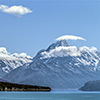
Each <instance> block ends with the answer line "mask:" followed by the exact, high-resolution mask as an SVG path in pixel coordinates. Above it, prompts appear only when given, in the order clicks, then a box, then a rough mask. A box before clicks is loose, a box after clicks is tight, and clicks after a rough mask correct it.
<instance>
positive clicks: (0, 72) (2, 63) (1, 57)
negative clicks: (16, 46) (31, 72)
mask: <svg viewBox="0 0 100 100" xmlns="http://www.w3.org/2000/svg"><path fill="white" fill-rule="evenodd" d="M31 59H32V58H31V57H30V56H28V55H26V54H25V53H21V54H17V53H14V54H10V53H9V52H8V51H7V50H6V48H4V47H0V78H2V77H3V76H4V75H5V74H6V73H9V72H10V71H12V70H13V69H16V68H17V67H19V66H22V65H24V64H27V63H30V62H31V61H32V60H31Z"/></svg>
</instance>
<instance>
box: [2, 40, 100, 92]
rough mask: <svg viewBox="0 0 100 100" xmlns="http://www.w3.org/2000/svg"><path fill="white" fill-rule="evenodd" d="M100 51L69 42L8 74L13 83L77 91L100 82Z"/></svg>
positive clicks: (53, 46)
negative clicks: (86, 83)
mask: <svg viewBox="0 0 100 100" xmlns="http://www.w3.org/2000/svg"><path fill="white" fill-rule="evenodd" d="M99 75H100V52H98V51H97V49H96V48H95V47H91V48H89V47H87V46H83V47H79V48H78V47H76V46H72V45H70V44H69V43H68V42H67V40H66V39H61V40H57V41H56V42H55V43H53V44H51V45H50V46H49V47H48V48H47V49H43V50H40V51H39V52H38V53H37V55H36V56H35V57H34V58H33V59H32V60H31V62H30V60H29V63H26V64H24V65H22V66H20V67H17V68H15V69H13V70H12V71H10V72H9V73H7V74H6V75H5V76H4V77H3V79H4V80H8V81H9V82H15V83H21V84H30V85H40V86H48V87H50V88H52V89H54V90H65V89H77V88H80V87H81V86H83V84H84V83H85V82H87V81H91V80H99V79H100V77H99Z"/></svg>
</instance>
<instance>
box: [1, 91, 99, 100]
mask: <svg viewBox="0 0 100 100" xmlns="http://www.w3.org/2000/svg"><path fill="white" fill-rule="evenodd" d="M0 100H100V92H81V91H51V92H0Z"/></svg>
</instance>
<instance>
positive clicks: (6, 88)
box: [0, 82, 51, 91]
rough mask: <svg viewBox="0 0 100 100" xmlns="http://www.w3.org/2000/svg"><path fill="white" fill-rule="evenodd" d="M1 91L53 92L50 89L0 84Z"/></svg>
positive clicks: (7, 83) (6, 83)
mask: <svg viewBox="0 0 100 100" xmlns="http://www.w3.org/2000/svg"><path fill="white" fill-rule="evenodd" d="M0 91H51V88H49V87H43V86H33V85H23V84H16V83H9V82H0Z"/></svg>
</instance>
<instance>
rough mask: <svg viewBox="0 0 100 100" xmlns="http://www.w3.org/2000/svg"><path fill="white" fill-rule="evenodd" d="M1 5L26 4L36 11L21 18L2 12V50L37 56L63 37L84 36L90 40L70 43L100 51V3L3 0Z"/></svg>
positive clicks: (72, 0)
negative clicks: (92, 47)
mask: <svg viewBox="0 0 100 100" xmlns="http://www.w3.org/2000/svg"><path fill="white" fill-rule="evenodd" d="M0 5H7V6H13V5H22V6H25V7H27V8H30V9H31V10H32V11H33V12H32V13H29V14H26V15H23V16H21V17H19V18H17V17H14V16H13V15H10V14H7V13H3V12H0V47H6V48H7V50H8V51H10V52H11V53H14V52H17V53H20V52H26V53H27V54H29V55H31V56H34V55H35V54H36V53H37V52H38V51H39V50H40V49H44V48H47V47H48V46H49V45H50V44H51V43H53V42H55V39H56V38H58V37H59V36H62V35H75V36H81V37H83V38H85V39H86V40H87V41H79V40H78V41H69V43H70V44H72V45H76V46H85V45H86V46H89V47H91V46H95V47H97V49H98V50H99V51H100V44H99V42H100V1H96V0H94V1H93V0H91V1H90V0H0Z"/></svg>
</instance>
